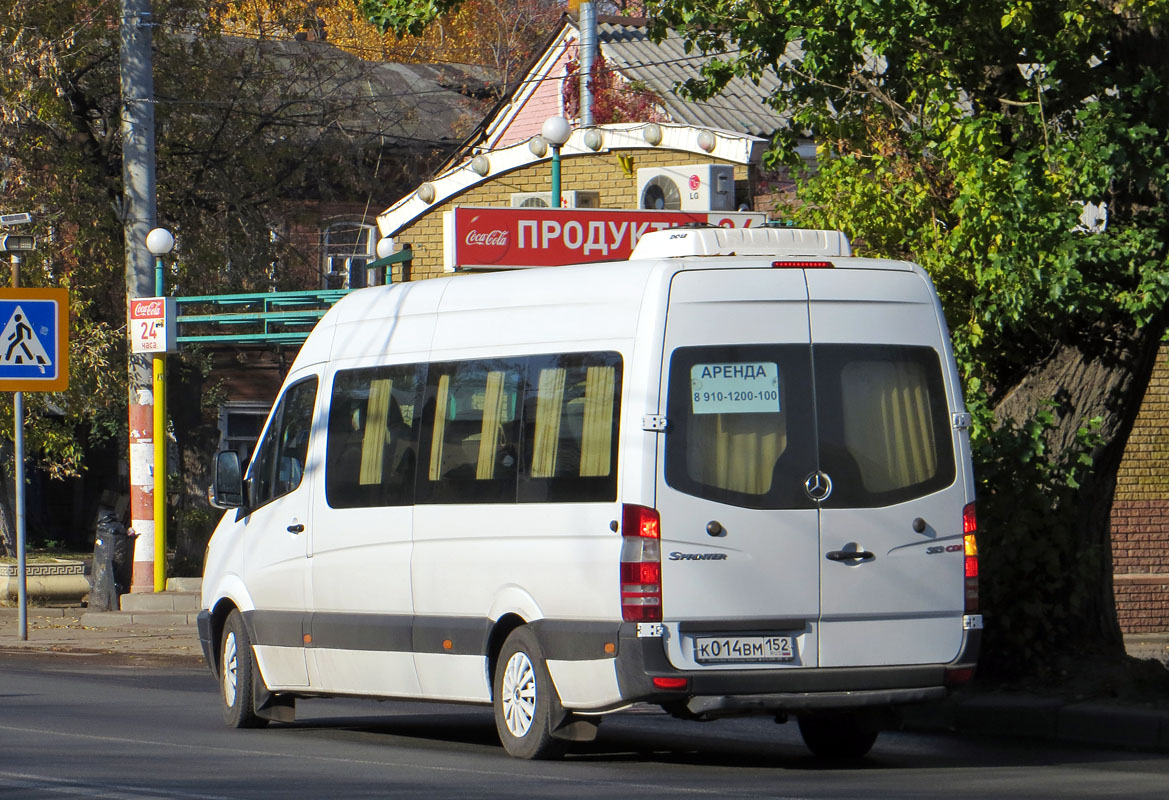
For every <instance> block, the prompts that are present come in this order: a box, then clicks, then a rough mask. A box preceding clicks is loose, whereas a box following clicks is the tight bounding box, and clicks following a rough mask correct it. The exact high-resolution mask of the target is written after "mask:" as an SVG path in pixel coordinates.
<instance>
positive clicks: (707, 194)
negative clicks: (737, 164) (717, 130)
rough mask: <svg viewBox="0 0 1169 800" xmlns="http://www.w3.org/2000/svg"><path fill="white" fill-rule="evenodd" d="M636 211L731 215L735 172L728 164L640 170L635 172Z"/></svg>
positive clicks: (733, 201)
mask: <svg viewBox="0 0 1169 800" xmlns="http://www.w3.org/2000/svg"><path fill="white" fill-rule="evenodd" d="M637 198H638V202H637V205H638V208H648V209H655V210H658V211H733V210H734V209H735V168H734V167H732V166H730V165H728V164H691V165H686V166H680V167H643V168H642V169H639V170H638V171H637Z"/></svg>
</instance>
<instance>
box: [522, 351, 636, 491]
mask: <svg viewBox="0 0 1169 800" xmlns="http://www.w3.org/2000/svg"><path fill="white" fill-rule="evenodd" d="M620 397H621V356H620V355H619V354H617V353H574V354H570V355H561V356H547V357H541V358H531V359H529V360H528V374H527V383H526V385H525V390H524V464H525V466H526V469H525V474H523V475H522V476H521V478H520V486H519V499H520V502H535V503H538V502H589V501H593V502H596V501H605V500H615V499H617V447H616V443H617V434H618V429H617V423H618V417H619V415H618V401H619V399H620Z"/></svg>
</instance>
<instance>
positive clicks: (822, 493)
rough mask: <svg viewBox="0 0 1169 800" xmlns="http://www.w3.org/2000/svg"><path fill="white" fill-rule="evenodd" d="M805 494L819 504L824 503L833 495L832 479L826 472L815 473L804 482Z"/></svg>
mask: <svg viewBox="0 0 1169 800" xmlns="http://www.w3.org/2000/svg"><path fill="white" fill-rule="evenodd" d="M804 492H806V493H807V495H808V497H810V498H812V499H813V500H815V501H816V502H817V503H820V502H823V501H824V500H827V499H828V495H830V494H832V479H831V478H829V477H828V473H826V472H820V471H816V472H813V473H812V474H811V475H809V476H808V477H807V478H806V479H805V480H804Z"/></svg>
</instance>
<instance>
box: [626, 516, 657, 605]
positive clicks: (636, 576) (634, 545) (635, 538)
mask: <svg viewBox="0 0 1169 800" xmlns="http://www.w3.org/2000/svg"><path fill="white" fill-rule="evenodd" d="M621 536H622V539H623V540H622V542H621V617H622V619H624V620H625V621H626V622H661V621H662V548H661V541H660V540H661V517H660V516H659V515H658V512H657V510H656V509H653V508H646V507H645V506H635V505H625V506H622V509H621Z"/></svg>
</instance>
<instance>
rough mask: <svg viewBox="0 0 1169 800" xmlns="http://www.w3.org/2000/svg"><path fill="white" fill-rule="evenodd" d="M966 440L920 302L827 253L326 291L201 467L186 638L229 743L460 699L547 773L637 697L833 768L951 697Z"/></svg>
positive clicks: (974, 629) (961, 659) (962, 674)
mask: <svg viewBox="0 0 1169 800" xmlns="http://www.w3.org/2000/svg"><path fill="white" fill-rule="evenodd" d="M968 426H969V416H968V415H967V414H966V412H965V409H964V406H963V401H962V395H961V391H960V387H959V379H958V374H957V372H956V370H955V365H954V360H953V357H952V354H951V350H950V345H949V337H948V333H947V329H946V324H945V321H944V318H943V316H942V309H941V307H940V305H939V302H938V298H937V295H936V293H935V291H934V289H933V286H932V285H931V283H930V280H929V278H928V277H927V276H926V274H925V273H924V272H923V271H922V270H921V269H920V268H919V267H917V266H916V265H914V264H910V263H906V262H902V261H887V260H874V259H862V258H854V257H851V255H850V248H849V244H848V241H847V239H846V238H845V237H844V236H843V235H842V234H839V233H835V232H826V231H801V230H792V229H738V230H732V229H673V230H667V231H661V232H657V233H651V234H648V235H646V236H644V237H643V238H642V239H641V240H640V242H639V243H638V245H637V248H636V250H635V251H634V253H633V257H632V258H631V259H630V260H629V261H625V262H618V263H603V264H589V265H581V266H567V267H552V268H543V269H526V270H512V271H500V272H495V273H492V274H486V275H469V276H451V277H447V278H440V279H434V280H426V281H419V282H413V283H405V284H398V285H393V286H383V287H375V288H370V289H364V290H360V291H355V292H353V293H352V294H350V295H348V296H347V297H346V298H345V299H343V300H342V301H341V302H339V303H338V304H337V305H336V306H335V307H334V308H333V309H331V310H330V311H329V312H328V313H327V314H326V315H325V316H324V317H323V319H322V320H321V321H320V322H319V324H318V325H317V326H316V328H315V329H314V330H313V332H312V333H311V335H310V336H309V337H308V340H307V341H306V342H305V344H304V346H303V347H302V349H301V350H300V353H299V355H298V356H297V358H296V360H295V363H294V364H293V365H292V368H291V370H290V371H289V373H288V377H287V380H286V381H285V383H284V386H283V388H282V390H281V392H280V395H279V398H278V400H277V401H276V404H275V406H274V408H273V409H272V412H271V415H270V417H269V419H268V421H267V423H266V425H265V428H264V432H263V434H262V436H261V437H260V441H259V444H258V447H257V448H256V451H255V455H254V456H253V458H252V459H251V462H250V464H248V465H247V468H246V473H242V470H241V465H240V462H239V459H238V458H237V457H235V454H233V453H220V454H219V455H218V456H217V469H216V485H215V487H214V495H215V498H216V501H217V503H218V504H219V505H220V506H223V507H228V508H230V509H231V510H229V511H228V512H227V513H226V514H225V516H224V518H223V520H222V521H221V522H220V524H219V526H218V528H217V529H216V531H215V533H214V536H213V537H212V539H211V542H210V545H209V547H208V551H207V559H206V567H205V572H204V578H203V609H204V610H203V611H202V613H201V615H200V619H199V631H200V636H201V639H202V642H203V648H204V651H205V654H206V656H207V661H208V663H209V664H210V666H211V669H212V670H213V672H214V673H215V674H216V676H217V678H218V679H219V681H220V683H221V686H222V695H223V701H224V706H225V714H226V718H227V721H228V723H229V724H231V725H234V726H253V725H260V724H264V723H266V722H267V721H268V720H290V719H292V718H293V714H294V702H295V699H296V698H302V697H318V696H335V695H348V696H361V697H376V698H408V699H428V700H439V701H448V702H451V701H453V702H468V703H482V704H491V705H493V706H494V709H495V718H496V723H497V727H498V731H499V736H500V739H501V740H502V742H503V745H504V747H505V748H506V750H507V752H508V753H510V754H512V755H514V756H519V757H523V758H546V757H551V756H554V755H557V754H559V753H561V752H563V750H564V748H565V747H566V746H567V744H568V743H569V742H571V741H582V740H588V739H590V738H591V737H592V736H593V735H595V732H596V727H597V723H599V722H600V720H601V718H602V716H603V715H604V714H606V713H609V712H613V711H617V710H620V709H623V708H627V707H629V706H630V705H633V704H636V703H641V704H645V703H648V704H655V705H658V706H661V707H662V708H664V709H666V710H667V711H669V712H671V713H673V714H675V715H677V716H680V717H685V718H692V719H714V718H718V717H722V716H729V715H738V714H746V713H753V714H766V715H771V716H774V717H775V718H776V719H777V720H778V721H785V720H787V719H789V718H790V717H795V718H797V719H798V722H799V726H800V730H801V732H802V734H803V737H804V740H805V742H806V743H807V744H808V746H809V747H810V748H811V749H812V750H813V751H814V752H816V753H817V754H822V755H833V756H859V755H863V754H864V753H866V752H867V751H868V750H869V748H870V747H871V746H872V744H873V741H874V739H875V738H876V736H877V732H878V729H879V725H880V722H881V719H882V715H883V713H884V712H885V711H887V710H889V709H892V708H894V707H896V706H898V705H901V704H905V703H913V702H919V701H925V700H929V699H934V698H938V697H941V696H942V695H943V694H944V693H945V691H946V687H947V686H948V685H950V684H953V683H957V682H961V681H963V680H967V679H969V678H970V676H971V675H972V673H973V667H974V662H975V657H976V652H977V648H978V641H979V634H980V629H981V627H982V618H981V616H980V615H979V614H978V611H977V601H978V590H977V567H978V561H977V549H976V544H975V541H974V533H975V527H976V526H975V515H974V505H973V501H974V485H973V480H972V476H971V469H970V447H969V436H968ZM241 473H242V474H241Z"/></svg>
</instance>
